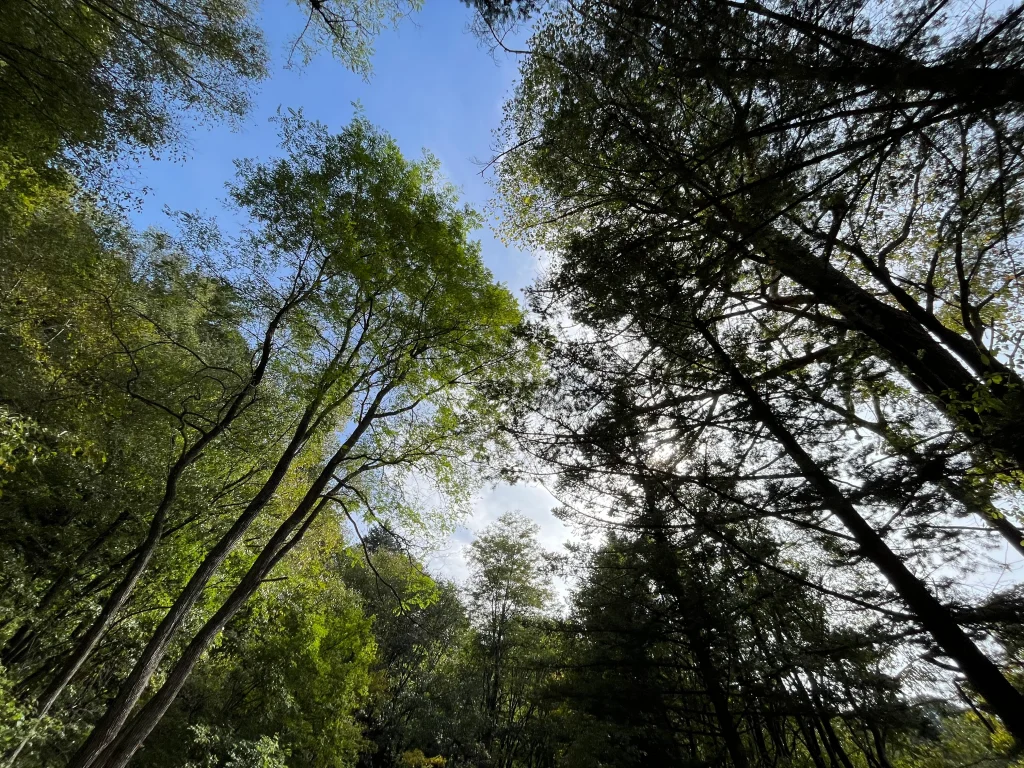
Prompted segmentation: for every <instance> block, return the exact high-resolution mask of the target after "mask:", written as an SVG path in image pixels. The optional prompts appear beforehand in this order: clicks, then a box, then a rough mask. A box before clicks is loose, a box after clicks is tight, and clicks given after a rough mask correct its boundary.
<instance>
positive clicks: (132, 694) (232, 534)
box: [69, 380, 398, 768]
mask: <svg viewBox="0 0 1024 768" xmlns="http://www.w3.org/2000/svg"><path fill="white" fill-rule="evenodd" d="M397 384H398V381H397V380H396V381H393V382H392V383H391V384H389V385H388V386H385V387H381V389H380V390H379V391H378V393H377V395H376V396H375V398H374V401H373V403H372V404H371V405H370V407H369V408H368V409H367V411H366V413H365V414H364V415H363V417H362V418H361V419H360V421H359V423H358V424H357V425H356V427H355V429H353V431H352V433H351V434H350V435H349V436H348V438H347V439H346V440H345V442H344V443H343V444H342V445H341V446H340V447H339V449H338V450H337V451H336V452H335V454H334V456H332V457H331V460H330V461H329V462H328V463H327V464H326V465H325V467H324V468H323V470H322V471H321V472H320V474H319V476H318V477H317V479H316V481H315V482H314V483H313V485H312V486H311V487H310V489H309V490H308V491H307V493H306V495H305V496H304V497H303V500H302V502H300V506H299V508H297V509H296V512H295V513H293V515H292V516H291V517H289V518H288V521H286V522H285V523H284V524H282V526H281V527H280V528H279V529H278V532H277V533H275V535H274V537H273V538H272V539H271V542H270V543H268V545H267V547H265V548H264V550H263V552H262V553H261V554H260V556H259V557H258V558H257V561H256V563H254V564H253V566H252V568H250V570H249V572H248V573H247V574H246V576H245V577H244V578H243V581H242V582H241V583H240V584H239V586H238V587H237V588H236V590H235V592H232V594H231V596H229V598H228V600H227V601H226V602H225V604H224V606H222V608H221V610H220V611H218V613H217V614H215V615H214V618H213V619H211V620H210V622H208V623H207V625H206V626H205V627H204V628H203V630H201V631H200V634H199V635H197V636H196V639H195V640H194V641H193V644H196V643H198V644H197V645H196V646H195V647H197V648H200V646H201V648H200V650H199V655H202V652H203V650H205V648H206V646H207V645H208V644H209V642H212V639H213V637H215V636H216V634H217V633H218V632H220V628H222V627H223V625H220V627H218V628H216V630H215V631H213V635H211V636H210V637H209V639H206V640H204V639H203V638H206V637H207V631H208V630H209V628H210V627H213V626H214V625H215V624H216V622H215V621H214V619H218V617H221V616H222V614H223V615H224V616H226V617H227V618H224V621H225V622H226V621H227V620H228V619H229V618H230V617H231V616H233V615H234V613H235V612H236V611H237V610H238V608H240V607H241V606H242V605H243V604H244V603H245V600H246V599H248V595H249V594H252V592H249V593H245V588H248V587H246V586H245V585H249V584H250V583H251V579H250V576H251V574H253V573H254V572H257V571H258V568H257V567H258V566H259V567H262V566H263V564H265V563H266V562H267V561H268V560H272V562H271V564H270V566H269V567H273V564H274V563H276V562H277V561H276V560H274V559H273V558H274V557H275V555H276V552H275V551H273V550H272V548H271V546H272V545H273V546H276V547H277V548H280V547H281V546H283V544H281V543H280V541H279V540H282V537H286V536H287V533H288V532H289V531H290V530H292V529H294V527H295V526H296V525H298V524H299V523H301V518H302V517H303V516H305V514H306V513H308V512H309V510H310V509H311V508H312V506H313V504H314V503H315V502H316V500H317V498H318V497H319V495H320V494H321V493H322V492H323V491H324V489H325V488H326V487H327V484H328V482H329V481H330V479H331V476H332V474H333V472H334V471H335V470H336V469H337V468H338V466H339V465H340V464H341V462H342V461H344V460H345V458H346V457H347V456H348V454H349V453H350V452H351V450H352V448H353V447H354V446H355V444H356V443H357V442H358V441H359V439H360V438H361V437H362V435H363V433H364V432H365V431H366V430H367V429H368V428H369V426H370V424H371V423H372V422H373V421H374V419H375V418H376V414H377V411H378V409H379V408H380V405H381V403H382V402H383V399H384V398H385V397H386V396H387V394H388V393H389V392H390V391H391V390H392V389H393V388H394V387H395V386H397ZM318 406H319V400H317V401H314V402H313V403H311V404H310V406H309V407H308V408H307V409H306V412H305V414H304V415H303V419H302V421H301V422H300V424H299V426H298V427H297V428H296V430H295V433H294V436H293V438H292V441H291V442H290V443H289V446H288V449H287V450H286V451H285V453H284V454H283V455H282V456H281V459H280V460H279V461H278V463H277V466H275V468H274V471H273V472H272V473H271V477H270V478H269V479H268V481H267V483H266V484H264V486H263V487H262V488H261V489H260V491H259V493H257V495H256V497H255V498H253V500H252V501H251V502H250V503H249V505H248V506H247V507H246V509H245V510H244V511H243V513H242V515H240V516H239V518H238V519H237V520H236V521H235V524H234V525H233V526H232V527H231V529H230V530H229V531H228V532H227V533H225V534H224V536H222V537H221V539H220V541H218V542H217V545H216V546H215V547H214V548H213V549H212V550H211V551H210V552H209V554H207V556H206V558H205V559H204V560H203V562H202V563H201V564H200V566H199V568H198V569H197V570H196V572H195V573H194V574H193V575H192V578H191V579H189V582H188V584H187V585H186V586H185V589H184V590H183V591H182V592H181V594H179V595H178V598H177V599H176V600H175V602H174V605H172V606H171V609H170V610H169V611H168V613H167V615H166V616H165V617H164V620H163V621H162V622H161V623H160V626H159V627H157V630H156V632H155V633H154V634H153V636H152V637H151V638H150V641H149V643H147V645H146V648H145V650H144V651H143V654H142V656H141V657H140V658H139V660H138V661H137V662H136V664H135V667H134V668H133V669H132V672H131V674H130V675H129V676H128V678H127V679H126V680H125V682H124V684H123V685H122V686H121V690H120V691H119V692H118V695H117V698H116V699H115V700H114V701H113V702H111V704H110V705H109V706H108V708H107V711H106V713H105V714H104V716H103V718H102V719H101V720H100V722H99V723H98V724H97V725H96V727H95V728H94V729H93V731H92V733H91V734H89V738H88V739H86V741H85V743H84V744H83V745H82V746H81V747H80V748H79V750H78V752H77V753H76V754H75V756H74V757H73V758H72V760H71V762H70V763H69V768H89V766H93V765H98V766H99V765H104V763H103V762H99V763H97V760H98V759H99V758H100V756H101V755H105V756H104V758H103V760H106V759H107V756H108V755H109V754H112V750H113V747H112V746H111V749H109V750H108V749H107V748H108V746H110V745H113V744H114V743H115V741H116V740H117V739H118V736H119V734H120V733H121V731H122V728H123V727H124V725H125V723H126V722H127V721H128V718H129V716H130V715H131V712H132V709H134V707H135V705H136V704H137V703H138V701H139V699H140V698H142V694H143V693H144V692H145V690H146V688H147V686H148V685H149V681H150V680H151V679H152V677H153V675H154V674H155V673H156V671H157V668H158V667H159V665H160V663H161V662H162V661H163V658H164V656H165V655H166V653H167V648H168V647H169V645H170V642H171V640H172V639H173V637H174V635H175V634H176V632H177V630H178V628H179V627H180V625H181V623H182V622H183V621H184V620H185V618H186V617H187V616H188V614H189V612H190V611H191V609H192V607H193V606H194V605H195V603H196V602H197V601H198V600H199V598H200V597H201V596H202V593H203V590H204V589H205V587H206V584H207V583H208V582H209V580H210V579H211V578H212V577H213V575H214V574H215V573H216V571H217V570H218V568H219V567H220V566H221V564H222V563H223V562H224V560H226V559H227V557H228V555H229V554H230V553H231V552H232V551H233V549H234V548H235V546H237V544H238V542H239V541H240V540H241V538H242V536H243V535H244V534H245V532H246V531H247V530H248V528H249V527H250V526H251V525H252V523H253V522H254V521H255V520H256V518H257V516H258V515H259V513H260V512H261V511H262V510H263V509H264V507H266V505H267V504H268V503H269V502H270V500H271V499H272V498H273V495H274V493H275V492H276V491H277V489H278V487H279V486H280V484H281V483H282V482H283V480H284V478H285V476H286V475H287V473H288V470H289V469H290V467H291V464H292V462H293V460H294V459H295V457H296V456H297V455H298V453H299V450H300V449H301V447H302V445H303V444H304V443H305V441H306V440H307V439H308V437H309V429H310V425H311V424H312V423H315V416H316V413H317V410H318ZM300 513H302V514H301V515H300ZM297 515H300V516H299V517H298V519H297V520H296V516H297ZM293 521H294V522H293ZM289 525H291V528H289V527H288V526H289ZM293 545H294V544H292V545H289V546H293ZM254 569H257V571H254ZM263 575H265V571H264V572H263ZM263 575H259V576H258V577H253V578H257V581H256V582H255V585H254V586H253V587H252V591H255V589H257V588H258V587H259V579H262V578H263ZM243 587H245V588H243ZM243 594H244V595H245V596H244V597H242V598H239V597H238V595H243ZM239 600H241V601H240V602H239ZM231 606H234V607H231ZM225 611H228V612H227V613H225ZM218 620H219V619H218ZM189 648H190V649H191V648H193V645H190V646H189ZM188 653H189V651H188V650H186V653H185V654H184V655H183V656H182V659H181V660H179V662H178V664H177V665H176V666H175V670H179V669H181V670H184V671H183V672H182V674H183V676H182V677H181V678H180V682H178V683H172V678H170V677H168V680H167V682H166V683H165V684H164V686H163V687H162V688H161V691H163V690H164V689H167V691H168V692H169V693H168V694H167V695H169V696H170V698H169V699H166V705H164V706H163V708H162V709H159V708H160V704H159V702H161V701H164V699H163V698H158V697H154V699H152V700H151V701H150V704H153V706H152V707H150V708H149V710H148V711H149V712H150V713H152V712H154V711H156V710H157V709H159V714H158V715H157V716H156V719H155V720H153V721H152V723H151V724H149V725H148V726H144V725H140V724H139V723H138V722H137V723H136V724H135V726H137V727H134V730H133V733H135V734H140V733H141V734H142V735H141V739H143V740H144V739H145V738H146V737H147V736H148V735H149V733H150V732H151V731H152V729H153V727H155V725H156V722H157V721H159V719H160V718H161V717H163V713H164V712H165V711H166V709H167V707H169V706H170V702H171V701H173V699H174V697H175V696H176V695H177V693H178V690H180V688H181V686H182V685H184V683H185V680H186V679H187V678H188V675H189V674H190V673H191V670H192V667H193V666H194V665H195V663H196V661H198V658H199V656H196V657H195V658H194V659H191V661H190V660H189V659H190V657H189V655H188ZM175 686H176V687H175ZM154 702H157V703H156V704H154ZM147 707H149V704H147ZM129 741H130V739H129ZM116 743H118V744H120V743H128V742H126V741H123V740H122V741H117V742H116ZM141 744H142V741H141V740H140V741H138V743H137V744H134V746H132V747H131V750H130V751H131V754H134V752H135V750H137V749H138V747H139V746H141ZM105 750H106V751H105ZM129 757H130V755H129Z"/></svg>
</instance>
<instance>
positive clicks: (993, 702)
mask: <svg viewBox="0 0 1024 768" xmlns="http://www.w3.org/2000/svg"><path fill="white" fill-rule="evenodd" d="M698 329H699V331H700V333H701V335H702V336H703V337H704V339H705V341H707V343H708V345H709V346H710V347H711V348H712V350H713V351H714V354H715V356H716V357H717V358H718V359H719V360H720V362H721V363H722V364H723V365H724V366H725V368H726V370H727V371H728V373H729V376H730V377H731V378H732V380H733V382H734V384H735V385H736V387H737V389H739V390H740V392H742V394H743V395H744V397H745V398H746V400H747V402H748V404H749V405H750V407H751V410H752V412H753V413H754V415H755V416H756V417H757V418H758V419H759V420H760V422H761V423H762V424H763V425H764V426H765V427H766V428H767V429H768V431H769V432H770V433H771V434H772V436H773V437H774V438H775V439H776V440H778V442H779V443H780V444H781V445H782V447H783V448H784V449H785V451H786V453H787V454H788V455H789V457H790V459H792V461H793V462H794V463H795V464H796V465H797V467H798V468H799V469H800V471H801V473H802V474H803V476H804V477H805V478H806V480H807V482H808V483H809V484H810V485H811V487H813V488H814V489H815V490H816V491H817V492H818V494H819V495H820V497H821V498H822V501H823V502H824V504H825V506H826V507H827V508H828V509H829V510H830V511H831V512H832V513H833V514H835V516H836V517H837V518H838V519H839V520H840V522H842V523H843V525H844V526H845V527H846V529H847V530H848V531H849V532H850V534H851V535H852V536H853V537H854V539H855V540H856V542H857V544H858V546H859V548H860V553H861V554H862V555H863V556H864V557H866V558H867V559H868V560H870V561H871V562H872V563H873V564H874V565H875V567H876V568H878V570H879V571H880V572H881V573H882V575H883V576H884V577H885V578H886V579H887V580H888V582H889V583H890V584H891V585H892V586H893V587H894V588H895V589H896V591H897V592H898V593H899V595H900V597H901V598H902V599H903V601H904V602H905V603H906V605H907V607H908V608H909V609H910V610H911V612H912V613H913V614H914V615H915V616H916V617H917V619H918V621H920V622H921V624H922V626H924V628H925V629H926V630H927V631H928V632H929V633H931V635H932V637H934V638H935V641H936V642H937V643H938V644H939V647H941V648H942V650H943V651H944V652H945V653H946V654H947V655H948V656H949V657H950V658H951V659H953V660H954V661H955V662H956V664H957V665H958V666H959V667H960V670H961V671H962V672H963V673H964V675H965V676H966V677H967V679H968V680H969V681H970V683H971V685H972V686H974V688H975V690H977V691H978V692H979V693H980V694H981V695H982V696H983V697H984V698H985V701H986V702H988V705H989V706H990V707H991V708H992V711H993V712H995V713H996V714H997V715H998V716H999V718H1000V719H1001V720H1002V721H1003V724H1004V725H1005V726H1006V729H1007V730H1008V731H1009V732H1010V733H1011V734H1012V735H1013V737H1014V738H1015V739H1016V740H1017V741H1018V742H1019V743H1022V744H1024V695H1022V694H1021V693H1020V692H1019V691H1017V690H1016V689H1015V688H1014V687H1013V685H1011V684H1010V682H1009V681H1008V680H1007V679H1006V678H1005V677H1004V676H1003V674H1002V673H1001V672H1000V671H999V668H998V667H997V666H996V665H995V664H994V663H993V662H992V660H991V659H989V658H988V657H986V656H985V655H984V654H983V653H982V652H981V651H980V650H979V649H978V647H977V646H976V645H975V644H974V643H973V641H971V639H970V638H969V637H968V636H967V634H966V633H965V632H964V631H963V629H962V628H961V627H960V625H959V624H957V622H956V620H955V619H954V618H953V615H952V614H951V613H950V611H949V609H948V608H947V607H946V606H945V605H943V604H942V603H940V602H939V601H938V600H937V599H936V598H935V596H934V595H932V594H931V592H929V591H928V589H927V587H925V585H924V584H923V583H922V582H921V580H920V579H918V578H917V576H915V575H914V574H913V573H912V572H911V571H910V569H908V568H907V566H906V565H905V564H904V563H903V561H902V560H901V559H900V558H899V557H898V556H897V555H896V554H895V553H894V552H893V551H892V550H891V549H890V548H889V546H888V545H887V544H886V543H885V540H884V539H882V537H881V536H879V535H878V533H877V532H876V531H875V529H874V528H872V527H871V526H870V525H869V524H868V522H867V521H866V520H865V519H864V518H863V517H861V515H860V513H859V512H858V511H857V509H856V507H854V505H853V504H852V503H851V502H850V501H849V500H848V499H847V498H846V497H845V496H844V495H843V493H842V491H840V490H839V488H838V487H837V486H836V485H835V484H834V483H833V482H832V480H831V478H829V477H828V475H827V474H826V473H825V472H824V470H822V469H821V467H820V466H818V464H817V462H816V461H815V460H814V459H813V458H812V457H811V456H810V454H808V453H807V452H806V451H805V450H804V449H803V447H802V446H801V445H800V444H799V442H797V440H796V438H795V437H794V436H793V434H792V433H791V432H790V431H789V430H788V429H787V428H786V427H785V425H784V424H783V423H782V422H781V421H780V420H779V418H778V417H777V416H776V414H775V412H774V411H773V410H772V408H771V406H769V405H768V403H767V402H765V400H764V399H763V398H762V397H761V396H760V394H758V392H757V391H756V390H755V389H754V387H753V386H752V385H751V384H750V382H749V381H748V380H747V378H746V377H745V376H744V375H743V373H742V372H741V371H740V370H739V368H738V367H737V366H736V364H735V363H734V362H733V360H732V358H731V357H730V356H729V355H728V353H726V352H725V350H724V349H723V348H722V346H721V345H720V344H719V343H718V340H717V339H716V338H715V337H714V335H713V334H712V333H711V331H710V330H709V329H708V328H707V327H706V326H705V325H703V324H702V323H698Z"/></svg>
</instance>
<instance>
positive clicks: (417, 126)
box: [134, 0, 569, 579]
mask: <svg viewBox="0 0 1024 768" xmlns="http://www.w3.org/2000/svg"><path fill="white" fill-rule="evenodd" d="M470 20H471V15H470V13H469V10H468V9H467V8H466V7H465V6H464V5H462V4H461V3H460V2H457V0H427V2H426V4H425V7H424V8H423V10H422V11H420V12H419V13H417V14H415V15H414V16H412V17H411V18H409V19H406V20H404V21H403V22H401V23H400V25H399V27H398V28H397V29H395V30H393V31H388V32H385V33H384V34H382V35H381V37H380V38H379V39H378V41H377V43H376V53H375V56H374V59H373V69H374V71H373V75H372V77H371V78H370V80H369V81H368V82H367V81H364V80H363V79H362V78H360V77H359V76H357V75H354V74H352V73H351V72H349V71H347V70H346V69H345V68H344V67H343V66H342V65H341V64H339V63H338V62H337V61H335V60H333V59H332V58H331V57H330V56H328V55H321V56H319V57H318V58H317V59H315V60H314V61H313V62H311V63H310V64H308V65H307V66H305V67H303V68H301V69H286V68H285V67H284V64H285V61H286V59H287V55H288V51H289V48H290V45H289V43H290V41H291V39H292V38H293V36H294V34H295V33H296V32H297V31H298V30H299V29H300V28H301V25H302V23H303V21H304V17H303V16H302V14H301V12H300V11H299V9H298V7H297V6H295V5H293V4H290V3H288V2H286V0H270V2H267V3H265V6H264V8H263V13H262V21H261V26H262V27H263V29H264V30H265V31H266V34H267V35H268V37H269V43H270V46H271V52H272V54H273V57H274V61H273V68H272V73H271V77H270V79H268V80H267V81H265V82H263V83H262V84H261V85H260V87H259V91H258V93H257V94H256V98H255V102H254V108H253V110H252V112H251V114H250V115H249V116H248V117H247V118H246V119H245V120H244V122H243V124H242V125H241V126H240V127H239V128H238V129H236V130H231V129H230V128H228V127H225V126H219V125H214V126H212V127H202V126H200V127H197V128H195V129H194V130H193V131H192V132H191V133H190V135H189V138H188V144H187V148H186V151H185V152H184V156H183V157H182V158H178V159H162V160H147V161H144V162H143V163H142V164H141V167H140V169H139V173H138V180H139V183H140V184H143V185H145V187H146V188H147V189H148V192H147V194H146V195H145V196H144V198H143V200H142V203H141V207H140V208H139V210H138V211H137V212H136V213H135V214H134V218H135V221H136V223H137V224H138V225H140V226H150V225H154V226H169V222H168V219H167V217H166V216H165V214H164V209H165V208H169V209H171V210H187V211H199V212H201V213H203V214H206V215H213V216H216V215H218V214H220V213H221V204H220V201H221V200H222V199H223V198H224V196H225V190H224V183H225V182H226V181H228V180H230V179H231V178H232V176H233V174H234V165H233V162H232V161H233V160H234V159H236V158H243V157H254V158H260V157H262V158H266V157H270V156H273V155H275V154H276V153H277V133H276V127H275V126H274V124H273V123H271V122H270V118H272V117H273V116H274V115H275V114H276V112H277V110H278V109H279V108H281V109H288V108H292V109H298V108H301V109H302V110H303V112H304V114H305V115H306V116H307V117H309V118H312V119H316V120H320V121H321V122H323V123H326V124H327V125H328V126H329V127H333V128H340V127H341V126H343V125H345V124H346V123H347V122H348V121H349V120H351V118H352V116H353V114H354V112H355V110H354V108H353V102H359V104H360V106H361V109H362V112H363V115H364V116H365V117H366V118H367V119H369V120H370V121H371V122H373V123H374V124H376V125H377V126H379V127H380V128H382V129H384V130H385V131H387V132H388V133H390V134H391V135H392V136H393V137H394V138H395V139H396V140H397V141H398V143H399V145H400V146H401V148H402V151H403V152H404V153H405V154H406V156H409V157H419V156H420V155H421V153H422V151H423V150H424V149H428V150H429V151H430V152H431V153H432V154H434V155H435V156H436V157H437V158H438V159H439V160H440V161H441V165H442V170H443V172H444V174H445V176H446V177H447V178H448V179H449V180H450V181H452V182H453V183H454V184H455V185H456V186H457V187H459V188H460V190H461V192H462V197H463V200H464V201H465V202H468V203H469V204H470V205H472V206H473V207H474V208H476V209H477V210H480V211H483V210H484V209H485V207H486V205H487V202H488V200H489V198H490V197H491V191H490V188H489V187H488V185H487V183H486V181H485V180H484V179H483V178H482V177H481V175H480V169H481V161H483V162H486V160H488V159H489V158H490V156H491V154H492V150H493V147H494V137H493V130H494V129H495V128H496V127H497V126H498V125H499V123H500V120H501V115H502V106H503V104H504V102H505V100H506V98H507V97H508V96H509V95H510V92H511V89H512V87H513V85H514V82H515V78H516V70H517V63H516V60H515V57H513V56H508V55H504V54H501V55H492V53H491V52H490V51H488V50H487V49H486V48H485V47H484V46H482V45H481V44H480V42H479V41H478V40H477V39H476V38H475V37H474V36H473V35H472V34H470V32H469V31H468V25H469V22H470ZM476 236H477V237H478V239H480V241H481V243H482V247H483V255H484V260H485V262H486V263H487V265H488V267H489V268H490V269H491V271H492V272H493V273H494V275H495V277H496V278H497V279H498V280H500V281H501V282H503V283H505V284H506V285H507V286H508V287H509V288H510V289H512V290H513V292H515V293H516V294H517V295H519V296H521V290H522V288H523V287H525V286H526V285H527V284H528V283H529V282H531V280H532V279H533V276H534V274H535V273H536V267H537V261H536V259H535V257H534V256H533V255H531V254H529V253H524V252H522V251H519V250H517V249H514V248H508V247H505V246H504V245H502V243H501V242H500V241H499V240H497V239H496V238H495V237H494V235H493V233H492V232H491V230H490V228H489V227H488V228H485V229H483V230H481V231H479V232H478V233H477V235H476ZM554 505H555V500H554V499H553V498H552V497H551V496H550V495H549V494H548V493H547V492H546V491H545V490H544V489H543V488H540V487H537V486H530V485H520V486H516V487H511V486H507V485H500V486H497V487H495V488H493V489H484V490H483V491H482V492H481V493H480V495H479V497H478V498H477V500H476V503H475V505H474V513H473V516H472V518H471V519H470V520H467V521H466V525H465V526H463V527H462V528H460V529H459V531H458V532H457V533H456V534H455V535H454V536H453V537H452V540H451V542H450V544H449V546H447V547H445V548H443V549H442V550H441V551H439V552H437V553H435V555H434V556H433V557H432V558H431V561H430V562H431V564H432V566H433V567H434V569H435V570H437V571H439V572H441V573H443V574H445V575H447V576H449V577H454V578H459V579H461V578H463V577H464V576H465V573H466V567H465V559H464V553H463V548H464V546H465V545H466V544H467V543H468V542H469V541H470V540H471V539H472V535H473V532H474V531H477V530H480V529H481V528H483V527H484V526H486V525H487V524H489V523H490V522H493V521H494V520H495V519H497V517H498V516H499V515H500V514H501V513H502V512H505V511H506V510H509V509H518V510H520V511H522V512H524V513H525V514H527V515H528V516H529V517H531V518H533V519H534V520H536V521H537V522H538V524H539V525H540V526H541V537H540V538H541V541H542V543H543V544H544V545H545V546H546V547H547V548H549V549H555V548H557V547H558V546H559V545H560V544H561V543H562V542H563V541H565V540H566V539H567V538H568V536H569V534H568V531H567V530H566V528H565V527H564V526H563V525H562V524H561V523H560V522H559V521H557V520H556V519H555V518H554V517H553V516H552V515H551V514H550V509H551V507H552V506H554Z"/></svg>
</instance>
